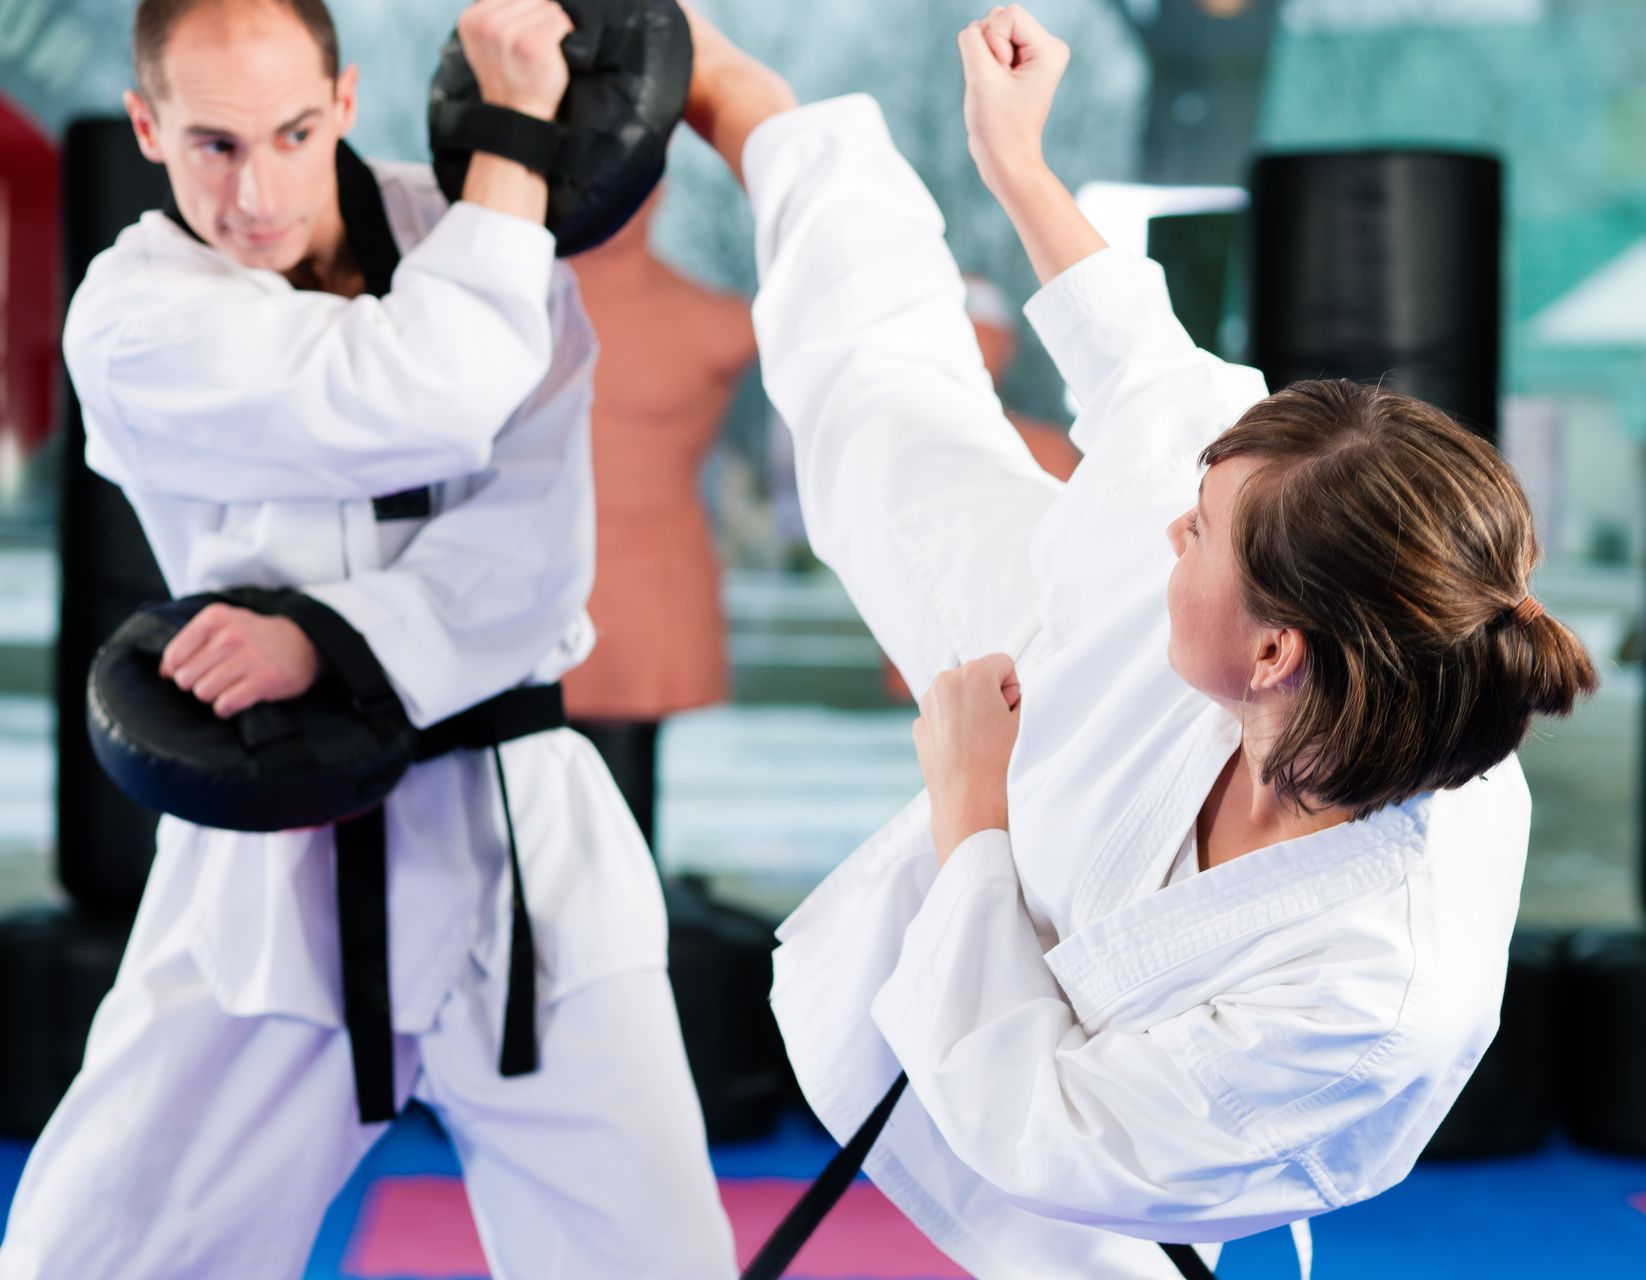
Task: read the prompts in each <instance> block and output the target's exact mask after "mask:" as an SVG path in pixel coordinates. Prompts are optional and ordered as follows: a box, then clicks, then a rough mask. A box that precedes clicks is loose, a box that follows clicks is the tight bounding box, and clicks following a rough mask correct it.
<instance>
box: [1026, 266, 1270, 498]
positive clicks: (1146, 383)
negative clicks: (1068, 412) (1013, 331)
mask: <svg viewBox="0 0 1646 1280" xmlns="http://www.w3.org/2000/svg"><path fill="white" fill-rule="evenodd" d="M1024 314H1025V315H1026V316H1027V317H1028V319H1029V322H1030V323H1031V324H1032V325H1033V326H1034V329H1035V332H1036V334H1038V335H1039V337H1040V340H1041V341H1042V342H1043V343H1044V344H1045V346H1046V350H1047V351H1048V352H1049V353H1050V354H1051V357H1052V359H1053V360H1054V361H1055V362H1056V364H1057V368H1058V372H1059V373H1061V374H1062V375H1063V379H1064V381H1065V382H1067V383H1068V385H1069V389H1070V390H1071V391H1073V392H1074V396H1075V399H1076V400H1077V401H1079V403H1080V413H1079V415H1078V416H1077V417H1076V419H1075V424H1074V427H1073V429H1072V430H1071V432H1070V438H1071V439H1072V440H1073V441H1074V443H1075V444H1076V445H1077V446H1079V448H1080V450H1081V452H1082V453H1084V454H1085V455H1086V457H1087V458H1088V459H1090V460H1091V461H1092V462H1093V463H1094V464H1095V468H1094V469H1095V470H1096V472H1097V474H1096V475H1093V476H1091V477H1090V480H1093V481H1097V482H1100V483H1101V482H1103V481H1108V482H1114V481H1117V480H1120V479H1122V478H1124V477H1125V476H1127V475H1131V474H1144V473H1147V472H1148V471H1149V470H1151V469H1152V468H1155V467H1157V466H1158V465H1159V464H1162V463H1167V464H1170V463H1171V462H1173V461H1175V460H1176V459H1179V458H1181V457H1183V456H1185V455H1186V456H1188V457H1190V458H1197V457H1198V456H1199V454H1200V451H1201V450H1202V449H1204V448H1205V447H1206V446H1207V445H1208V444H1210V443H1211V442H1212V440H1213V438H1214V437H1215V436H1216V435H1217V433H1218V432H1219V431H1221V430H1222V429H1223V428H1224V427H1226V426H1228V425H1229V424H1230V423H1231V422H1233V421H1234V419H1235V418H1237V417H1238V416H1239V415H1240V414H1241V413H1243V412H1244V411H1245V410H1246V409H1247V408H1249V407H1250V406H1251V405H1252V404H1254V403H1256V402H1257V401H1258V400H1261V399H1262V398H1263V397H1264V396H1265V395H1267V394H1268V389H1267V387H1265V386H1264V383H1263V376H1262V374H1260V373H1258V372H1257V370H1255V369H1249V368H1246V367H1245V366H1243V365H1235V364H1228V363H1226V362H1224V361H1222V360H1220V359H1218V358H1217V357H1216V356H1214V355H1212V354H1211V353H1210V352H1207V351H1202V350H1201V349H1200V348H1198V347H1196V346H1195V345H1194V342H1193V340H1192V339H1191V338H1190V337H1189V335H1188V333H1187V331H1185V329H1184V328H1183V326H1182V324H1180V323H1179V322H1178V319H1177V316H1176V315H1174V314H1173V312H1172V305H1171V299H1170V297H1169V296H1168V294H1167V292H1166V279H1165V274H1164V273H1163V272H1162V271H1161V269H1160V266H1159V264H1158V263H1156V262H1153V261H1151V260H1150V259H1148V258H1140V257H1138V256H1137V255H1136V254H1131V253H1127V252H1126V251H1125V250H1123V249H1116V248H1112V247H1111V248H1107V249H1102V250H1100V251H1098V252H1097V253H1094V254H1092V255H1091V256H1090V257H1088V258H1085V259H1082V260H1081V261H1080V262H1077V263H1076V264H1075V265H1074V266H1072V267H1069V268H1068V269H1067V270H1065V271H1063V272H1062V273H1060V274H1059V275H1058V276H1056V277H1055V278H1053V279H1052V280H1050V281H1048V282H1047V283H1046V284H1045V285H1044V286H1043V287H1042V288H1041V289H1040V291H1039V292H1038V293H1036V294H1035V295H1034V297H1032V298H1030V299H1029V302H1028V305H1027V306H1026V307H1025V308H1024Z"/></svg>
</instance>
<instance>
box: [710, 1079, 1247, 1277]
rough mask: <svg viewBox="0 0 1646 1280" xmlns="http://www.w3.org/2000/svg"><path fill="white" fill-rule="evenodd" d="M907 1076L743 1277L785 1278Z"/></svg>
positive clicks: (1202, 1273) (1190, 1264)
mask: <svg viewBox="0 0 1646 1280" xmlns="http://www.w3.org/2000/svg"><path fill="white" fill-rule="evenodd" d="M908 1084H909V1077H908V1074H907V1073H906V1072H905V1073H901V1074H899V1075H898V1077H897V1079H896V1080H894V1081H892V1087H891V1088H890V1089H887V1090H886V1096H885V1097H883V1098H881V1099H880V1101H879V1102H877V1103H876V1104H875V1108H874V1110H873V1111H871V1112H869V1117H868V1119H866V1120H865V1121H864V1122H863V1123H862V1124H861V1125H860V1126H858V1130H857V1132H856V1133H854V1134H853V1135H852V1136H851V1140H850V1141H849V1142H847V1143H846V1145H845V1146H843V1147H841V1148H840V1150H839V1151H838V1152H836V1153H835V1157H834V1159H832V1160H830V1161H829V1163H828V1165H827V1167H826V1168H825V1169H824V1170H823V1172H822V1173H820V1174H818V1175H817V1178H816V1180H815V1181H814V1182H813V1183H812V1185H811V1186H809V1187H807V1188H806V1192H805V1194H804V1195H802V1196H801V1197H800V1199H799V1200H798V1201H796V1202H795V1206H794V1208H792V1209H790V1210H789V1212H788V1213H787V1214H785V1215H784V1217H783V1221H782V1222H780V1223H778V1224H777V1229H776V1230H775V1231H773V1232H772V1233H771V1235H770V1236H768V1237H767V1239H766V1243H765V1244H763V1245H761V1246H760V1252H759V1253H757V1254H755V1256H754V1260H753V1261H752V1262H750V1263H749V1265H748V1266H747V1267H745V1268H744V1269H743V1275H742V1277H741V1280H781V1277H782V1275H783V1272H784V1270H785V1269H786V1268H787V1267H788V1265H789V1264H790V1263H791V1262H793V1261H794V1259H795V1255H796V1254H798V1253H799V1252H800V1250H801V1249H802V1248H803V1247H804V1246H805V1244H806V1241H808V1240H810V1239H811V1238H812V1236H813V1234H814V1233H815V1232H816V1231H817V1229H818V1227H820V1226H821V1225H822V1224H823V1219H824V1218H826V1217H828V1215H829V1210H831V1209H833V1208H834V1206H835V1205H836V1204H837V1203H839V1200H840V1197H841V1196H843V1195H845V1194H846V1189H847V1188H848V1187H850V1186H851V1185H852V1179H853V1178H855V1177H856V1176H857V1174H858V1171H859V1170H861V1169H862V1168H863V1162H864V1161H865V1160H867V1159H868V1157H869V1148H871V1147H872V1146H874V1142H875V1139H876V1138H878V1137H879V1136H880V1131H881V1130H882V1129H884V1128H885V1127H886V1121H887V1120H889V1119H891V1114H892V1110H893V1109H894V1108H895V1107H896V1106H897V1100H898V1099H899V1098H900V1097H902V1096H903V1090H904V1089H905V1088H907V1087H908ZM1160 1247H1161V1248H1162V1249H1164V1250H1165V1251H1166V1256H1167V1257H1168V1258H1170V1259H1171V1260H1172V1263H1173V1265H1175V1266H1176V1267H1177V1269H1178V1271H1179V1272H1181V1273H1182V1275H1183V1277H1184V1280H1217V1277H1216V1276H1214V1275H1213V1274H1212V1270H1211V1268H1210V1267H1208V1266H1207V1265H1206V1264H1205V1262H1203V1261H1202V1260H1201V1257H1200V1255H1199V1254H1198V1253H1196V1252H1195V1251H1194V1249H1193V1248H1192V1247H1191V1246H1189V1245H1186V1244H1163V1245H1161V1246H1160Z"/></svg>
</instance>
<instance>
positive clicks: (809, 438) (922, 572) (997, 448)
mask: <svg viewBox="0 0 1646 1280" xmlns="http://www.w3.org/2000/svg"><path fill="white" fill-rule="evenodd" d="M743 169H744V174H745V177H746V179H747V183H748V188H749V198H750V201H751V203H752V205H753V208H754V215H755V234H756V251H757V256H758V259H759V267H760V282H761V283H760V292H759V295H758V297H757V298H756V300H755V305H754V319H755V333H756V336H757V338H758V340H759V346H760V359H761V367H762V369H763V371H764V376H765V383H766V390H767V393H768V394H769V395H770V396H771V399H772V403H773V404H774V405H775V406H776V407H777V410H778V412H779V414H781V416H782V418H783V420H784V421H785V422H786V423H787V424H788V426H789V428H790V429H791V430H792V431H793V433H794V437H795V460H796V469H797V474H798V480H799V490H800V502H801V510H802V513H803V515H804V517H805V521H806V532H807V536H808V537H809V538H810V540H811V544H812V547H813V548H814V550H815V551H816V552H817V554H818V556H819V557H820V558H821V559H822V560H823V561H824V562H825V563H827V564H828V565H829V566H830V567H831V568H832V569H833V570H834V571H835V572H836V573H837V574H838V575H839V576H840V578H841V580H842V582H843V583H844V584H845V586H846V590H847V591H848V593H849V594H850V595H851V597H852V600H853V602H854V603H855V604H856V606H857V608H858V610H859V612H860V613H861V614H862V615H863V618H864V620H865V621H866V622H867V623H868V624H869V627H870V629H871V630H872V631H873V632H874V634H875V638H876V639H877V640H879V642H880V644H881V646H882V647H883V648H884V649H885V650H886V652H887V653H888V655H889V656H890V657H891V659H892V661H893V662H895V663H896V664H897V666H898V668H899V670H901V672H902V673H903V676H904V678H905V679H906V680H907V681H908V684H909V687H910V688H911V689H913V690H915V692H916V693H919V692H921V691H923V690H924V689H925V688H926V686H927V685H928V684H929V683H930V682H931V679H932V677H933V676H934V675H935V674H936V673H937V672H938V671H940V670H942V669H944V668H946V667H950V666H954V665H955V664H956V663H958V662H962V661H966V660H969V659H972V658H976V657H979V656H981V655H982V654H985V653H989V652H994V651H1006V652H1016V651H1018V650H1019V649H1020V648H1021V646H1022V643H1023V641H1024V639H1025V638H1026V634H1027V632H1028V630H1029V629H1030V628H1031V627H1032V624H1033V613H1034V609H1033V604H1034V590H1033V583H1032V582H1031V580H1030V575H1029V571H1028V543H1029V539H1030V535H1031V534H1032V532H1033V530H1034V528H1035V526H1036V525H1037V524H1038V523H1039V521H1040V519H1041V517H1042V516H1043V514H1044V513H1045V511H1046V508H1047V507H1048V506H1049V505H1050V504H1051V502H1052V500H1053V499H1054V498H1055V497H1056V495H1057V493H1058V489H1059V486H1058V484H1057V482H1056V481H1055V480H1053V479H1052V478H1051V477H1050V476H1049V475H1047V474H1046V473H1045V472H1044V471H1043V470H1041V468H1040V467H1039V466H1038V465H1036V463H1035V461H1034V459H1033V458H1032V457H1031V456H1030V454H1029V451H1028V449H1027V447H1025V446H1024V444H1023V442H1022V441H1021V439H1019V437H1018V436H1017V433H1016V432H1015V431H1013V430H1012V428H1011V426H1010V424H1009V423H1008V422H1007V421H1006V419H1005V417H1004V415H1003V414H1002V412H1001V407H1000V402H999V400H998V399H997V398H996V397H995V394H994V390H993V388H992V386H991V384H990V380H989V375H988V372H987V371H986V370H985V368H984V366H983V361H982V357H981V356H980V355H979V352H978V347H977V341H976V336H975V334H974V332H973V330H972V327H971V322H970V321H969V320H968V319H967V317H966V313H965V307H964V295H965V290H964V286H963V284H962V282H961V278H960V273H959V271H958V270H957V269H956V267H955V264H954V260H953V258H952V257H951V256H950V254H949V250H948V247H947V246H946V245H945V244H944V241H943V219H942V215H941V214H940V213H939V212H938V210H937V206H936V205H935V204H933V202H932V199H931V197H930V195H928V194H927V192H926V190H925V188H924V187H923V186H922V185H921V183H920V180H919V178H917V177H916V176H915V174H914V171H913V170H912V169H910V168H909V166H908V164H907V163H906V162H905V161H904V160H903V158H902V157H901V156H900V155H899V154H898V152H897V149H896V147H895V146H894V145H893V143H892V140H891V136H890V134H889V133H888V132H887V130H886V126H885V122H884V121H883V119H882V118H881V115H880V111H879V108H878V107H876V106H875V104H874V102H873V100H872V99H870V98H867V97H863V96H855V97H849V98H841V99H836V100H833V101H829V102H822V103H817V104H814V105H812V106H807V107H802V108H799V109H797V110H794V111H788V112H784V113H782V114H781V115H778V116H775V117H773V118H772V119H771V120H768V121H767V122H766V123H764V124H763V125H761V126H760V127H759V128H758V129H757V130H756V131H755V132H754V134H753V135H752V136H751V137H750V139H749V143H748V146H747V148H746V149H745V152H744V156H743Z"/></svg>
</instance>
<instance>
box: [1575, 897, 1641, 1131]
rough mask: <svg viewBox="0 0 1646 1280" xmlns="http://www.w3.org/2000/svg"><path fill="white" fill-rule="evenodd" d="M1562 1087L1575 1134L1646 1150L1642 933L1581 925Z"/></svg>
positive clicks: (1576, 947)
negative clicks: (1587, 927)
mask: <svg viewBox="0 0 1646 1280" xmlns="http://www.w3.org/2000/svg"><path fill="white" fill-rule="evenodd" d="M1563 1006H1564V1009H1563V1012H1564V1014H1565V1018H1564V1022H1563V1029H1564V1035H1563V1036H1562V1037H1561V1048H1562V1059H1563V1061H1562V1071H1561V1092H1562V1094H1563V1098H1564V1103H1565V1107H1564V1110H1565V1116H1566V1126H1567V1128H1568V1129H1569V1130H1570V1131H1571V1135H1572V1138H1573V1139H1574V1140H1575V1141H1577V1142H1579V1143H1582V1144H1583V1145H1584V1146H1588V1147H1599V1148H1601V1149H1602V1150H1606V1151H1628V1152H1633V1153H1636V1154H1646V932H1643V931H1642V930H1639V929H1585V930H1583V931H1582V932H1581V933H1579V934H1577V935H1576V936H1575V937H1574V938H1573V939H1572V945H1571V950H1570V954H1569V956H1568V960H1567V965H1566V978H1565V983H1564V1000H1563Z"/></svg>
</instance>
